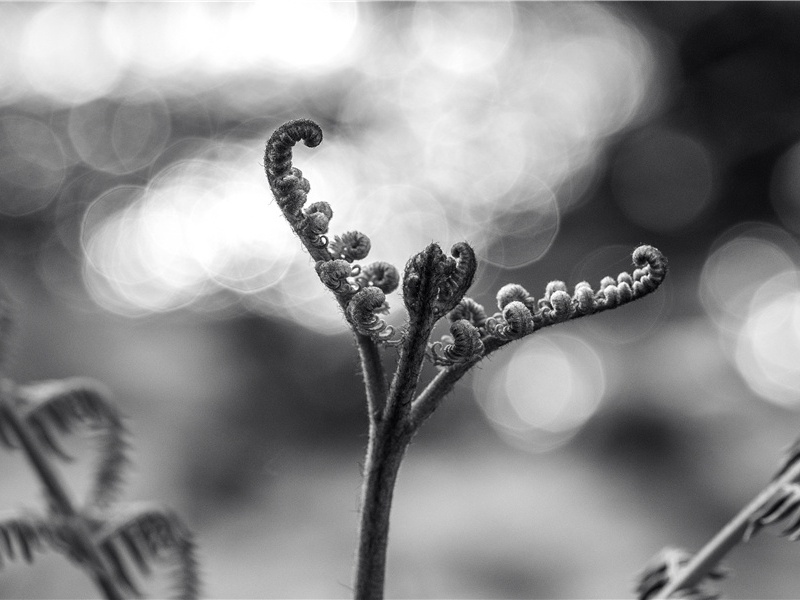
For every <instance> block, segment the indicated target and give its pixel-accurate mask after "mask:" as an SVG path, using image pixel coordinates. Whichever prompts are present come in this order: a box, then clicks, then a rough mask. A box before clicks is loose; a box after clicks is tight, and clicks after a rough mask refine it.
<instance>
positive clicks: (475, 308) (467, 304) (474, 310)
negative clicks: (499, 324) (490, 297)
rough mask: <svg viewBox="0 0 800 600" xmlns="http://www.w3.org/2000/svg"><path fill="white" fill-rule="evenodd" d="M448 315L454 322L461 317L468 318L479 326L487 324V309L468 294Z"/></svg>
mask: <svg viewBox="0 0 800 600" xmlns="http://www.w3.org/2000/svg"><path fill="white" fill-rule="evenodd" d="M447 317H448V318H449V319H450V322H452V323H455V322H456V321H459V320H461V319H466V320H467V321H469V322H470V323H472V324H473V325H475V327H478V328H482V327H484V326H485V325H486V311H485V310H484V308H483V306H481V305H480V304H478V303H477V302H475V300H473V299H472V298H468V297H467V296H464V297H463V298H462V299H461V302H459V303H458V304H456V307H455V308H454V309H453V310H451V311H450V314H448V315H447Z"/></svg>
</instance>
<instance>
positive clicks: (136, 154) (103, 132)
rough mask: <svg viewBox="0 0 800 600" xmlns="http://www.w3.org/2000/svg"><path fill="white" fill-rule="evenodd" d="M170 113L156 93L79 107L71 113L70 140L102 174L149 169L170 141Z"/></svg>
mask: <svg viewBox="0 0 800 600" xmlns="http://www.w3.org/2000/svg"><path fill="white" fill-rule="evenodd" d="M170 130H171V123H170V114H169V110H168V108H167V106H166V104H165V103H164V101H163V100H162V99H161V97H160V96H159V95H158V94H157V93H155V92H147V93H140V94H137V95H135V96H131V97H127V98H125V100H123V101H122V102H120V103H116V102H110V101H108V100H98V101H95V102H91V103H87V104H83V105H81V106H77V107H75V108H73V109H72V110H71V111H70V115H69V124H68V131H69V135H70V140H71V141H72V144H73V146H74V147H75V150H76V151H77V152H78V154H79V155H80V157H81V159H82V160H83V161H84V162H85V163H86V164H87V165H89V166H91V167H92V168H94V169H97V170H99V171H106V172H108V173H112V174H114V175H122V174H125V173H131V172H133V171H138V170H139V169H142V168H145V167H147V166H149V165H150V164H151V163H152V162H153V161H154V160H156V158H158V156H159V155H160V154H161V152H162V151H163V150H164V147H165V145H166V144H167V142H168V140H169V138H170Z"/></svg>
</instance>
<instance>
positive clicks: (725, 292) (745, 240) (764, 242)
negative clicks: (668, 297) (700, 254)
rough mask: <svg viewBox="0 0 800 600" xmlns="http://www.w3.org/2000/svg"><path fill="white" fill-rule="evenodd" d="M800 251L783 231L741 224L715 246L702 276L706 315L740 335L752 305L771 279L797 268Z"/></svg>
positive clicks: (720, 238)
mask: <svg viewBox="0 0 800 600" xmlns="http://www.w3.org/2000/svg"><path fill="white" fill-rule="evenodd" d="M798 256H800V248H798V246H797V243H796V242H795V241H794V240H793V239H792V237H791V236H790V235H789V234H788V233H787V232H786V231H785V230H784V229H781V228H780V227H776V226H775V225H771V224H768V223H758V222H746V223H739V224H738V225H736V226H734V227H732V228H731V229H729V230H727V231H725V232H724V233H723V234H721V235H720V236H719V237H718V238H717V239H716V240H715V241H714V243H713V245H712V249H711V251H710V252H709V254H708V257H707V258H706V260H705V262H704V264H703V270H702V271H701V273H700V281H699V286H698V295H699V299H700V302H701V304H702V306H703V308H704V309H705V312H706V314H707V315H708V316H709V317H710V318H711V319H712V320H713V321H714V323H715V324H716V325H717V326H718V327H719V328H721V330H722V331H724V332H738V331H739V329H740V327H741V325H742V322H743V321H744V320H745V319H746V318H748V314H749V306H750V301H751V299H752V298H753V295H754V294H755V292H756V290H758V288H759V287H760V286H761V285H762V284H763V283H764V282H765V281H767V280H768V279H770V278H771V277H773V276H775V275H778V274H780V273H784V272H789V271H793V270H794V269H795V268H796V264H797V263H796V261H797V257H798Z"/></svg>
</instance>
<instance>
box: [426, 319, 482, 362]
mask: <svg viewBox="0 0 800 600" xmlns="http://www.w3.org/2000/svg"><path fill="white" fill-rule="evenodd" d="M427 356H428V358H429V359H430V360H431V362H433V364H435V365H439V366H450V365H454V364H457V363H465V362H469V361H471V360H474V359H476V358H479V357H481V356H483V341H482V340H481V332H480V331H479V330H478V328H477V327H475V325H473V324H472V323H470V322H469V321H467V320H466V319H459V320H458V321H454V322H452V323H451V324H450V336H445V337H444V338H442V341H436V342H433V343H432V344H430V345H429V346H428V352H427Z"/></svg>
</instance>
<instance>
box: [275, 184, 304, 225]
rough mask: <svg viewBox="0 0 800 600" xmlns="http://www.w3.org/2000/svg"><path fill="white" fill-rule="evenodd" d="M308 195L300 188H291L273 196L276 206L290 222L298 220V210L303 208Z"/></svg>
mask: <svg viewBox="0 0 800 600" xmlns="http://www.w3.org/2000/svg"><path fill="white" fill-rule="evenodd" d="M307 196H308V194H307V193H306V192H305V191H303V189H302V188H300V187H296V188H291V189H289V190H288V191H287V192H285V193H282V194H275V200H276V201H277V203H278V206H280V207H281V210H282V211H283V212H284V214H285V215H287V216H288V217H290V220H297V219H299V218H300V209H302V208H303V206H305V203H306V200H307Z"/></svg>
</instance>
